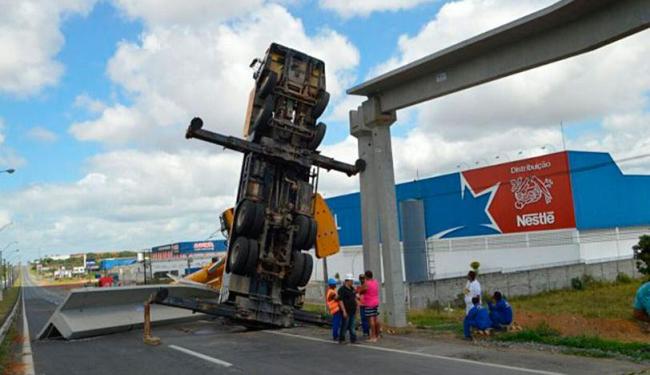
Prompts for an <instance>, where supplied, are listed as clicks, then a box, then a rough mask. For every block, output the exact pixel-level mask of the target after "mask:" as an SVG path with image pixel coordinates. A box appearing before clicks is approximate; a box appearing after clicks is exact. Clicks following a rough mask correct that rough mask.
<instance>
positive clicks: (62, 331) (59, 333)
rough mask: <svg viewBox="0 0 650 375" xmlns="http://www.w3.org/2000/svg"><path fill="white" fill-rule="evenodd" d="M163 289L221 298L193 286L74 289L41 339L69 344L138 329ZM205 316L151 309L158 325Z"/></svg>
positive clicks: (157, 307)
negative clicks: (149, 304)
mask: <svg viewBox="0 0 650 375" xmlns="http://www.w3.org/2000/svg"><path fill="white" fill-rule="evenodd" d="M163 287H164V288H167V289H168V290H169V295H170V296H174V297H185V298H191V297H196V298H205V299H210V298H214V299H216V298H217V297H218V292H217V291H214V290H211V289H207V288H204V287H200V286H191V285H144V286H127V287H118V288H80V289H73V290H71V291H70V294H68V296H67V297H66V299H65V300H64V301H63V303H62V304H61V305H59V307H57V309H56V311H55V312H54V314H52V316H51V317H50V319H49V320H48V322H47V323H46V324H45V326H44V327H43V328H42V329H41V331H40V333H39V334H38V336H37V337H38V339H45V338H57V337H58V338H61V337H62V338H64V339H68V340H69V339H79V338H84V337H90V336H99V335H105V334H109V333H115V332H122V331H129V330H132V329H138V328H140V327H142V324H143V321H144V302H145V301H146V300H147V299H149V297H150V296H151V295H152V294H153V293H155V292H157V291H158V290H159V289H160V288H163ZM204 316H205V315H203V314H194V313H193V312H192V311H190V310H184V309H178V308H174V307H169V306H162V305H153V306H152V308H151V321H152V323H153V324H154V325H160V324H167V323H176V322H182V321H188V320H195V319H200V318H202V317H204Z"/></svg>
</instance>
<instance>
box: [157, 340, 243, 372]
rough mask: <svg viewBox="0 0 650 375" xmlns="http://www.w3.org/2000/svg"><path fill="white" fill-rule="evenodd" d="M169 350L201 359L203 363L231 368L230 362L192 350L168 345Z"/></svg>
mask: <svg viewBox="0 0 650 375" xmlns="http://www.w3.org/2000/svg"><path fill="white" fill-rule="evenodd" d="M169 348H170V349H174V350H178V351H179V352H183V353H185V354H189V355H191V356H194V357H196V358H201V359H203V360H205V361H208V362H212V363H215V364H217V365H220V366H223V367H231V366H232V363H230V362H226V361H222V360H220V359H218V358H213V357H210V356H207V355H205V354H202V353H198V352H195V351H193V350H189V349H186V348H183V347H181V346H177V345H169Z"/></svg>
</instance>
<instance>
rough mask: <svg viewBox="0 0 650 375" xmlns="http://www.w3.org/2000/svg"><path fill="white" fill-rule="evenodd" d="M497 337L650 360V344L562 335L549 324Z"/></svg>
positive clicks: (503, 339) (509, 340) (569, 351)
mask: <svg viewBox="0 0 650 375" xmlns="http://www.w3.org/2000/svg"><path fill="white" fill-rule="evenodd" d="M495 339H496V340H498V341H505V342H532V343H540V344H546V345H555V346H562V347H565V348H567V350H565V352H568V353H570V354H579V355H587V356H591V357H608V356H612V355H614V354H618V355H624V356H626V357H629V358H631V359H633V360H637V361H642V360H643V361H647V360H650V344H643V343H625V342H618V341H613V340H605V339H602V338H600V337H595V336H562V335H561V334H560V333H559V332H557V331H555V330H553V329H552V328H550V327H549V326H548V325H547V324H540V325H538V326H537V327H534V328H527V329H524V330H523V331H520V332H509V333H504V334H500V335H497V336H496V337H495ZM576 349H579V350H576Z"/></svg>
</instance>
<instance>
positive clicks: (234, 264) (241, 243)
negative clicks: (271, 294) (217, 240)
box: [228, 236, 249, 275]
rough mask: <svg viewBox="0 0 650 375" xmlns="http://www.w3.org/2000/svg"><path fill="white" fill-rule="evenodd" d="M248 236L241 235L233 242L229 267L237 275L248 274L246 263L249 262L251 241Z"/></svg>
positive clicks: (229, 256)
mask: <svg viewBox="0 0 650 375" xmlns="http://www.w3.org/2000/svg"><path fill="white" fill-rule="evenodd" d="M248 241H249V240H248V238H246V237H244V236H239V237H237V239H235V242H233V244H232V247H231V248H230V252H229V253H228V266H229V267H228V268H229V270H230V272H231V273H234V274H235V275H245V274H246V263H247V262H248V250H249V242H248Z"/></svg>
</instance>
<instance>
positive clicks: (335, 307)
mask: <svg viewBox="0 0 650 375" xmlns="http://www.w3.org/2000/svg"><path fill="white" fill-rule="evenodd" d="M325 303H326V304H327V310H328V312H329V313H330V315H331V316H332V338H333V339H334V341H339V330H340V329H341V322H342V321H343V313H342V312H341V306H340V302H339V299H338V297H337V294H336V280H335V279H331V278H330V279H329V280H327V294H326V295H325Z"/></svg>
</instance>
